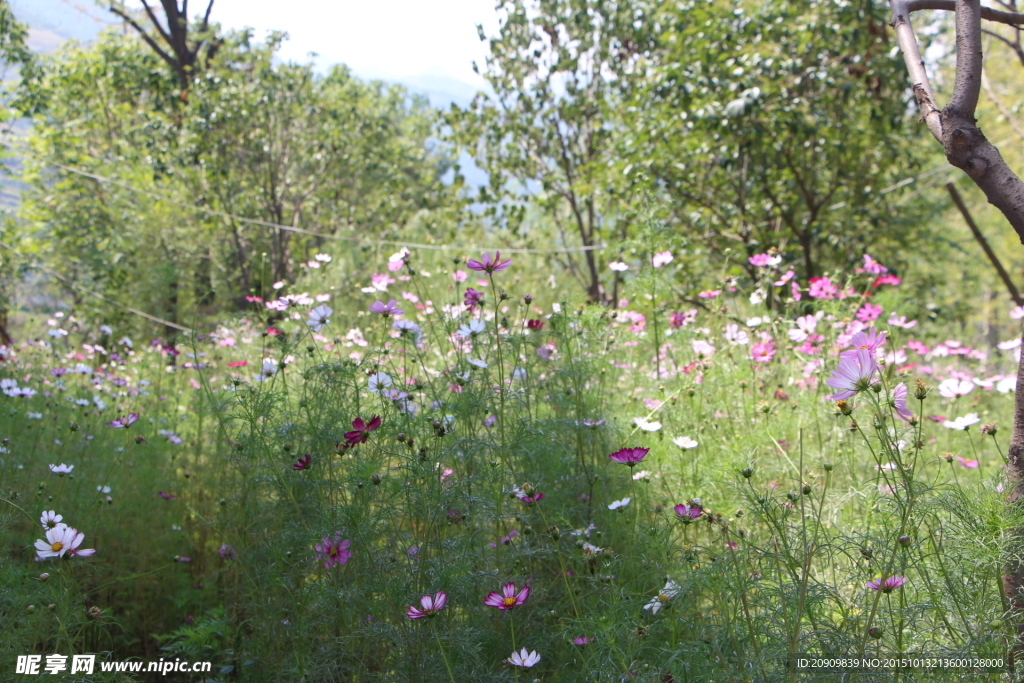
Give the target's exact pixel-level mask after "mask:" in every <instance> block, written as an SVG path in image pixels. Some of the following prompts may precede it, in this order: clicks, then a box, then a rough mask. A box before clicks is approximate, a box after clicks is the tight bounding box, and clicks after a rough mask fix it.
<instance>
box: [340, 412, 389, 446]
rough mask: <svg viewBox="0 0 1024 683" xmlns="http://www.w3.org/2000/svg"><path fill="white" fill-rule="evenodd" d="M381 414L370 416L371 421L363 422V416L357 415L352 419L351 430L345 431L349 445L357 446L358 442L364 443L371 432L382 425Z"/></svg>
mask: <svg viewBox="0 0 1024 683" xmlns="http://www.w3.org/2000/svg"><path fill="white" fill-rule="evenodd" d="M380 423H381V421H380V415H374V416H373V417H371V418H370V421H369V422H363V418H361V417H357V418H356V419H354V420H352V430H353V431H351V432H345V441H346V442H347V443H348V445H349V446H355V445H356V444H357V443H363V442H364V441H366V440H367V439H369V438H370V432H372V431H374V430H376V429H378V428H379V427H380Z"/></svg>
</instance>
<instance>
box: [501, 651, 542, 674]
mask: <svg viewBox="0 0 1024 683" xmlns="http://www.w3.org/2000/svg"><path fill="white" fill-rule="evenodd" d="M505 661H507V662H508V663H509V664H511V665H512V666H518V667H522V668H523V669H529V668H531V667H533V666H536V665H537V662H539V661H540V655H539V654H537V651H536V650H533V651H531V652H527V651H526V648H525V647H524V648H523V649H522V650H520V651H519V652H513V653H512V655H511V656H510V657H509V658H508V659H507V660H505Z"/></svg>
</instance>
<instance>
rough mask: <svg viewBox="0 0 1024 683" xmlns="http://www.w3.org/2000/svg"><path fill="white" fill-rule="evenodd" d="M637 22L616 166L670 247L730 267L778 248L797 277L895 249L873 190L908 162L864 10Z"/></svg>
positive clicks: (810, 4)
mask: <svg viewBox="0 0 1024 683" xmlns="http://www.w3.org/2000/svg"><path fill="white" fill-rule="evenodd" d="M648 22H649V24H650V26H651V27H652V41H653V44H652V46H651V47H650V49H649V51H648V52H646V53H644V54H642V55H641V57H640V61H639V63H638V65H637V67H636V70H637V71H638V72H639V73H640V74H641V75H640V76H639V77H638V78H637V79H636V80H635V81H634V87H633V88H631V90H630V92H629V99H628V100H627V101H626V103H625V104H624V106H626V107H627V108H628V112H629V115H628V118H627V120H628V121H629V122H630V123H629V126H628V127H627V134H626V135H625V136H624V138H623V140H622V145H621V149H622V152H623V153H622V154H621V155H620V159H622V162H621V163H622V166H624V170H625V171H626V172H627V173H628V174H629V175H630V176H631V177H632V178H633V179H634V182H635V183H636V184H637V185H640V186H642V185H645V184H646V185H647V186H648V187H651V188H656V189H660V190H662V191H663V192H664V194H665V196H666V197H667V200H668V206H669V207H670V208H671V212H672V213H673V214H674V216H675V219H676V221H677V224H678V225H680V226H682V230H683V231H684V233H686V234H688V235H690V236H691V237H692V238H694V239H696V238H699V239H700V240H701V241H702V242H703V244H704V245H705V247H704V248H706V249H707V250H709V251H710V252H711V253H712V254H717V255H721V254H723V253H724V252H725V250H726V249H728V248H729V247H738V248H739V250H740V251H741V253H743V256H744V258H743V259H742V262H743V263H744V264H746V258H745V257H746V256H749V255H752V254H753V253H756V252H757V251H764V250H765V249H766V248H767V247H769V246H780V247H781V248H782V249H783V250H784V251H791V252H792V253H793V255H794V256H798V257H799V258H800V260H801V261H802V265H803V274H804V276H805V277H808V278H809V277H813V276H815V275H820V274H821V272H822V271H823V270H824V269H825V268H827V267H829V266H830V265H831V264H834V263H837V262H839V263H847V262H849V261H850V260H851V259H853V258H857V257H859V254H860V253H862V249H863V248H864V245H866V244H873V245H876V247H877V245H878V242H879V241H885V242H889V243H890V244H893V243H897V244H898V243H899V242H900V241H905V240H907V239H908V233H910V234H912V228H910V226H909V225H908V223H909V221H906V222H905V223H903V224H901V225H900V226H899V230H894V229H893V228H894V227H895V226H894V223H895V221H894V219H893V212H892V210H891V207H890V205H889V203H888V202H887V201H886V200H887V196H885V195H883V194H881V193H880V190H882V189H884V188H885V187H887V186H888V185H890V184H891V183H893V182H895V181H896V180H897V178H898V177H899V178H902V177H904V176H905V175H906V172H907V165H908V160H909V163H910V164H911V165H913V164H914V163H917V162H918V160H920V159H921V158H922V156H923V155H921V154H916V155H915V154H913V153H912V150H911V149H910V145H909V143H908V135H909V133H908V126H907V115H906V112H907V104H906V102H905V100H904V97H903V89H902V87H900V85H899V78H898V77H899V74H900V69H901V65H900V64H899V62H898V60H896V59H894V58H893V57H891V56H890V54H889V53H890V46H889V45H888V44H887V41H886V37H885V22H886V18H885V16H884V15H883V13H882V10H881V9H880V8H879V7H878V6H877V5H876V4H875V3H873V2H871V1H870V0H855V1H854V2H848V3H837V2H832V1H831V0H785V1H782V2H773V3H763V4H758V5H750V4H746V5H741V6H735V5H727V4H723V3H717V2H708V1H706V0H694V1H692V2H686V3H683V4H678V3H672V4H666V5H664V6H662V7H660V8H658V10H657V11H656V12H654V13H653V14H652V16H651V17H650V18H649V19H648ZM896 173H899V174H901V175H899V176H898V177H897V176H896V175H895V174H896ZM789 245H792V246H789Z"/></svg>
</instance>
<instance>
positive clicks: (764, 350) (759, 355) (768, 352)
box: [750, 341, 776, 363]
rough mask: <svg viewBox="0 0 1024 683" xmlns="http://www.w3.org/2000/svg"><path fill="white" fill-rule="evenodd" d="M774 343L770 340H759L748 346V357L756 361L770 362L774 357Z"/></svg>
mask: <svg viewBox="0 0 1024 683" xmlns="http://www.w3.org/2000/svg"><path fill="white" fill-rule="evenodd" d="M775 353H776V349H775V345H774V344H773V343H772V342H770V341H766V342H760V343H758V344H754V345H753V346H752V347H750V358H751V359H752V360H754V361H755V362H757V363H770V362H771V360H772V358H775Z"/></svg>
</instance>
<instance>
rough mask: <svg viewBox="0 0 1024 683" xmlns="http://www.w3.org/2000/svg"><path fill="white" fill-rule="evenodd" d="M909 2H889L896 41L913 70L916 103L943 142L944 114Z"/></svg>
mask: <svg viewBox="0 0 1024 683" xmlns="http://www.w3.org/2000/svg"><path fill="white" fill-rule="evenodd" d="M909 4H910V3H909V2H907V1H906V0H890V3H889V5H890V6H891V7H892V22H891V24H890V25H891V26H892V27H893V29H894V30H895V31H896V42H897V43H899V46H900V50H901V51H902V52H903V61H904V62H906V64H907V71H908V72H910V82H911V85H912V87H913V88H914V97H915V98H916V99H917V106H918V107H920V109H921V117H922V118H923V119H924V122H925V124H927V126H928V130H930V131H931V133H932V135H934V136H935V139H936V140H938V141H939V142H942V115H941V112H940V111H939V109H938V107H936V106H935V94H934V93H933V92H932V84H931V82H930V81H929V80H928V72H927V71H926V70H925V68H924V59H922V58H921V50H920V48H918V46H917V36H916V35H914V27H913V26H912V25H911V24H910V8H909Z"/></svg>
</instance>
